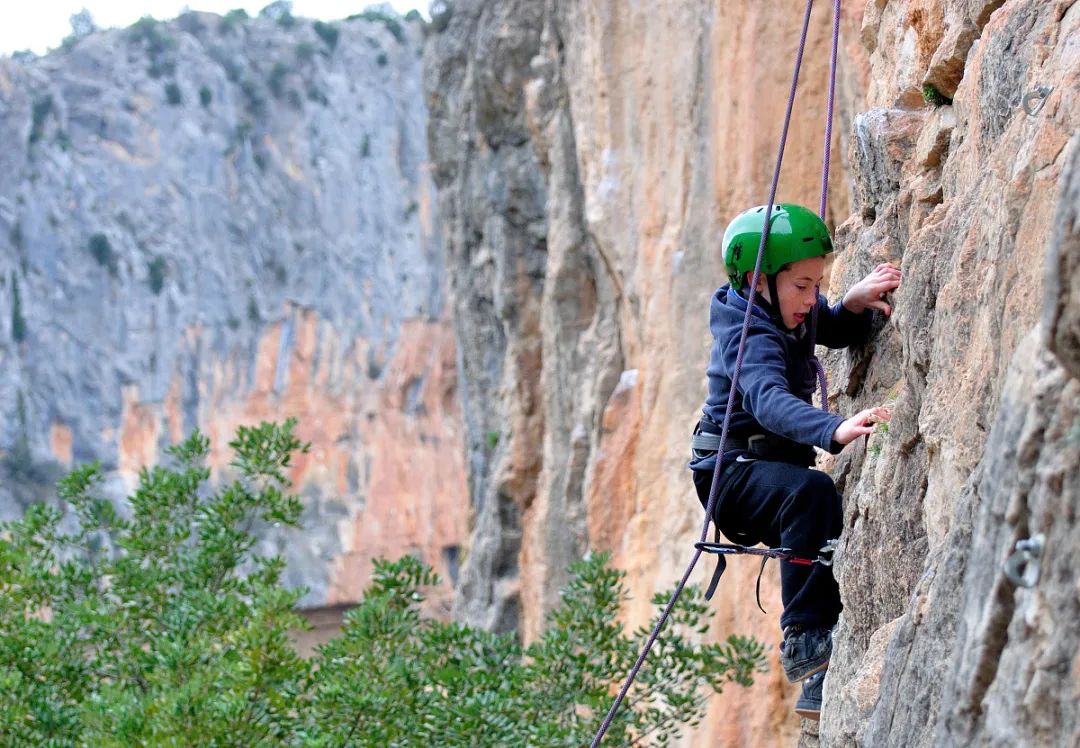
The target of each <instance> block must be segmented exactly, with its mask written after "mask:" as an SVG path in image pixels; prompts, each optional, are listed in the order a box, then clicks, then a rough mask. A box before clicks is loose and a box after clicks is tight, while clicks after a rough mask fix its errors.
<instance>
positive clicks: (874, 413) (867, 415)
mask: <svg viewBox="0 0 1080 748" xmlns="http://www.w3.org/2000/svg"><path fill="white" fill-rule="evenodd" d="M891 420H892V412H891V411H890V410H889V409H888V408H870V409H868V410H862V411H859V412H858V413H856V414H855V415H853V416H852V417H851V418H849V419H847V420H846V421H844V422H843V423H841V424H840V425H839V426H837V427H836V432H835V433H834V434H833V441H835V442H836V443H837V444H851V443H852V442H853V441H855V440H856V439H858V438H859V437H860V436H865V435H867V434H870V433H873V431H874V424H877V423H888V422H889V421H891Z"/></svg>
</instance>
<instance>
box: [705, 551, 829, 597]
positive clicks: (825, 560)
mask: <svg viewBox="0 0 1080 748" xmlns="http://www.w3.org/2000/svg"><path fill="white" fill-rule="evenodd" d="M837 543H838V541H837V539H836V538H833V539H832V540H830V541H828V542H827V543H825V545H823V546H821V548H819V549H818V555H817V558H810V557H809V556H806V555H803V554H801V553H796V552H795V551H793V550H792V549H790V548H758V547H755V546H749V545H739V544H738V543H717V542H712V543H710V542H707V541H704V540H701V541H698V542H697V543H694V547H695V548H697V549H698V550H699V551H702V552H703V553H715V554H716V570H715V571H713V575H712V579H711V580H710V581H709V588H708V589H707V590H706V591H705V599H706V600H711V599H712V596H713V593H714V592H716V586H717V585H718V584H719V583H720V577H721V576H722V575H723V573H724V570H725V569H726V568H727V559H726V558H724V557H725V556H736V555H745V556H761V568H759V569H758V576H757V584H755V585H754V595H755V597H756V599H757V606H758V610H760V611H761V612H762V613H766V614H767V613H768V611H766V610H765V608H763V607H762V606H761V575H762V574H764V573H765V564H766V562H768V560H769V559H770V558H775V559H779V560H780V561H787V562H788V563H792V564H799V565H800V566H813V565H814V564H821V565H822V566H832V565H833V552H834V551H836V546H837Z"/></svg>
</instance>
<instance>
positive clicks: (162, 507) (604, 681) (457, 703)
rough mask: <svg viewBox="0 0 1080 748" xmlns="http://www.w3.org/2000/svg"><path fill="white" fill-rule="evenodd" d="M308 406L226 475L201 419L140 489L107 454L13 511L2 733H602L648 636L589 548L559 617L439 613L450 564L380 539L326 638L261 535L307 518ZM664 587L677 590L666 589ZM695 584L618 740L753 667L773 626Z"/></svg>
mask: <svg viewBox="0 0 1080 748" xmlns="http://www.w3.org/2000/svg"><path fill="white" fill-rule="evenodd" d="M294 426H295V423H294V422H293V421H286V422H285V423H284V424H272V423H264V424H261V425H259V426H257V427H254V428H241V429H240V430H239V431H238V433H237V435H236V438H235V439H234V440H233V441H232V442H231V443H230V447H231V448H232V449H233V450H234V453H235V459H234V461H233V462H232V466H233V468H235V470H236V472H237V476H236V477H235V479H233V480H232V481H231V482H227V483H225V482H222V483H221V484H220V485H217V486H215V487H212V488H211V487H209V486H208V485H207V481H208V479H209V477H210V471H209V470H208V468H207V467H206V459H207V456H208V454H209V448H210V444H209V441H208V440H207V439H206V438H205V437H204V436H202V435H201V434H199V433H198V432H196V433H195V434H193V435H192V436H191V437H190V438H188V439H187V440H186V441H185V442H183V443H182V444H180V445H178V446H176V447H173V448H171V449H170V450H169V455H170V457H171V464H170V465H169V466H158V467H153V468H149V469H144V470H143V471H142V473H141V475H140V480H139V485H138V487H137V488H136V490H135V492H134V493H133V494H132V495H131V497H130V498H129V499H128V501H127V503H126V505H123V506H121V507H117V506H116V505H114V503H113V502H111V501H109V500H107V499H104V498H101V497H99V496H98V495H97V494H96V493H95V491H96V486H97V483H98V480H99V478H100V476H101V472H100V468H99V467H98V466H97V465H87V466H83V467H80V468H77V469H76V470H74V471H73V472H72V473H70V474H69V475H67V476H66V477H65V478H63V479H62V480H61V481H60V485H59V494H60V496H61V498H62V499H63V501H64V502H66V504H67V505H68V507H69V508H70V510H71V511H70V513H69V514H68V515H66V516H65V515H64V513H63V512H62V511H61V510H60V509H58V508H56V507H53V506H49V505H46V504H36V505H33V506H32V507H30V508H29V509H28V510H27V511H26V513H25V515H24V516H23V517H22V518H21V519H19V520H17V521H13V522H9V523H4V524H2V525H0V592H2V594H0V715H2V716H0V742H2V743H3V744H4V745H29V744H34V745H41V744H49V745H57V746H61V745H103V746H105V745H143V744H155V745H156V744H172V743H177V744H199V745H270V744H275V745H277V744H280V745H294V744H303V745H372V746H375V745H378V746H386V745H415V744H423V745H441V746H452V745H462V746H464V745H470V746H474V745H481V744H483V745H499V746H511V745H533V746H539V745H544V746H555V745H565V746H570V745H581V744H583V743H584V742H587V740H588V738H589V736H590V735H591V734H592V732H593V731H594V730H595V727H596V725H597V724H598V722H599V720H600V718H601V717H602V716H603V714H604V711H605V710H606V708H607V706H608V705H609V702H610V695H611V690H612V688H613V687H614V686H615V685H616V684H617V683H618V681H619V679H620V678H621V676H622V674H623V673H624V672H625V671H626V670H627V669H628V668H629V667H630V665H631V663H632V662H633V659H634V657H635V655H636V652H637V642H638V639H639V638H640V637H641V636H643V635H644V631H641V630H639V631H638V632H636V633H635V634H634V636H632V637H628V636H627V635H626V634H625V632H624V630H623V626H622V624H620V623H619V620H618V619H619V608H620V605H621V603H622V602H623V601H624V600H625V599H626V589H625V587H624V586H623V583H622V574H621V573H620V572H617V571H614V570H612V569H609V568H607V566H606V562H607V559H606V557H605V556H603V555H594V556H591V557H589V558H586V559H585V560H583V561H580V562H578V563H577V564H575V565H574V567H573V569H572V579H571V582H570V584H569V585H568V586H567V588H566V589H565V590H564V591H563V597H562V604H561V605H560V606H559V607H558V608H557V609H556V610H555V611H554V613H553V614H552V616H551V619H550V625H549V626H548V629H547V631H546V632H545V634H544V635H543V637H542V638H541V639H539V640H538V641H536V642H535V643H533V644H531V645H529V646H527V647H524V646H522V645H521V644H520V643H518V642H517V641H516V639H515V638H514V637H513V636H511V635H498V634H492V633H489V632H485V631H482V630H478V629H474V628H470V627H468V626H464V625H461V624H456V623H447V622H442V621H436V620H428V619H425V618H422V617H421V615H420V607H419V606H420V603H421V602H422V601H423V599H424V597H423V593H422V590H423V588H425V587H426V586H429V585H432V584H435V583H437V579H436V578H435V575H434V574H433V573H432V571H431V569H430V568H428V567H427V566H425V565H424V564H423V563H421V562H420V561H418V560H417V559H415V558H412V557H409V556H405V557H403V558H401V559H399V560H397V561H394V562H390V561H379V562H377V563H376V566H375V574H374V579H373V583H372V585H371V587H370V588H369V589H368V590H367V592H366V593H365V594H364V596H363V599H362V601H361V602H360V604H359V605H358V606H356V607H355V608H354V609H353V610H352V611H351V612H350V613H349V614H348V616H347V620H346V624H345V626H344V629H343V631H342V634H341V636H340V637H339V638H337V639H335V640H333V641H331V642H329V643H328V644H326V645H324V646H322V647H320V648H319V650H318V652H317V654H316V655H315V656H314V657H313V658H312V659H310V660H304V659H303V658H301V657H299V656H298V655H297V653H296V652H295V650H294V648H293V646H292V643H291V640H290V631H293V630H296V629H299V628H303V627H304V625H305V624H304V620H303V618H302V617H301V616H300V615H299V614H298V613H297V612H296V604H297V601H298V600H299V599H300V597H301V596H302V594H303V591H302V590H290V589H286V588H285V587H284V585H283V584H282V580H281V577H282V571H283V569H284V562H283V561H282V560H281V559H280V558H277V557H271V558H267V557H259V556H257V555H256V554H255V553H254V552H253V549H254V545H255V536H254V535H253V533H252V528H253V525H254V523H257V522H268V523H281V524H282V525H287V526H291V527H296V526H298V524H299V518H300V514H301V508H302V507H301V504H300V502H299V500H298V498H297V497H296V496H294V495H291V494H290V493H288V489H289V486H290V483H289V480H288V478H287V471H288V470H289V468H290V464H291V459H292V455H293V454H294V453H295V452H297V451H298V450H300V451H306V450H307V449H308V445H304V444H301V443H300V441H299V440H298V439H297V438H296V436H295V435H294ZM664 599H665V596H658V597H657V599H656V601H654V602H657V603H662V602H663V601H664ZM686 599H687V602H686V604H684V605H682V606H680V608H679V612H678V615H677V617H675V618H673V619H672V621H671V628H670V630H669V631H668V632H667V633H666V634H665V636H664V638H663V641H662V642H661V644H659V645H658V650H657V651H656V652H655V653H654V657H653V658H652V659H651V660H650V662H649V665H648V667H647V669H646V670H645V671H643V673H642V676H641V677H640V678H639V680H638V682H637V684H636V686H635V690H634V691H632V692H631V694H630V700H629V708H628V709H625V710H623V712H622V713H621V715H620V717H619V718H618V719H617V720H616V722H615V724H614V726H613V728H612V730H611V734H612V735H613V736H615V737H614V738H613V744H618V745H623V744H633V745H642V744H645V743H646V742H647V743H648V744H652V745H665V744H667V743H669V742H670V741H671V740H672V739H673V738H674V737H675V736H677V735H678V732H679V730H680V729H681V728H682V727H684V726H685V725H688V724H692V723H694V722H695V721H696V720H697V719H700V717H701V715H702V713H703V705H704V701H705V698H706V697H707V695H708V692H709V691H710V690H713V691H719V690H721V689H722V688H723V687H724V686H725V685H726V684H728V683H737V684H740V685H749V684H750V682H751V679H752V676H753V674H754V672H756V671H757V670H760V669H761V668H762V663H763V653H762V646H761V645H760V644H759V643H758V642H756V641H755V640H754V639H752V638H742V637H731V638H729V639H728V640H727V641H726V642H724V643H720V644H701V643H699V641H700V640H701V639H703V638H704V637H703V636H702V635H703V634H704V633H705V631H706V629H707V623H708V618H709V617H710V616H711V613H710V612H709V611H708V609H707V608H706V606H705V605H704V604H703V601H702V599H701V595H700V592H698V591H697V590H691V591H689V592H688V594H687V595H686Z"/></svg>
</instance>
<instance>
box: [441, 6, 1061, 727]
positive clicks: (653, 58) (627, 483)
mask: <svg viewBox="0 0 1080 748" xmlns="http://www.w3.org/2000/svg"><path fill="white" fill-rule="evenodd" d="M819 5H821V6H823V7H820V8H818V9H817V10H816V11H815V15H814V17H813V21H812V28H811V35H810V40H809V46H808V51H807V57H806V61H805V63H804V71H803V78H802V84H801V94H800V96H799V98H798V100H797V103H796V109H795V112H796V118H795V121H794V123H793V129H792V132H791V135H790V136H789V141H788V147H787V156H786V160H785V165H784V172H783V173H782V176H781V189H780V193H779V194H780V199H782V200H786V201H794V202H802V203H804V204H808V205H813V206H816V204H817V199H818V189H819V181H818V180H819V178H820V154H821V146H822V143H821V137H822V136H821V128H822V124H823V105H824V82H825V76H826V74H827V64H828V57H827V45H828V33H829V26H830V23H831V19H830V18H829V12H828V7H831V4H826V3H819ZM453 9H454V10H453V16H452V18H451V19H450V23H449V25H448V27H447V29H446V31H445V32H444V33H443V34H441V35H439V36H437V37H434V38H433V40H432V41H431V42H430V43H429V46H428V48H427V51H426V53H425V54H426V56H427V58H426V61H425V64H426V73H425V75H426V95H427V99H428V105H429V109H430V115H431V123H430V131H429V137H430V142H431V148H432V158H433V160H434V162H435V176H436V181H437V184H438V186H439V191H440V205H441V208H442V216H443V220H444V225H445V227H446V243H447V256H448V275H449V281H450V289H451V291H450V293H451V304H452V305H453V307H454V311H455V326H456V328H457V331H458V338H459V344H460V354H459V355H460V356H461V360H462V371H463V374H464V379H465V381H464V382H463V383H462V392H463V402H464V403H465V409H466V413H467V421H466V427H467V437H466V438H467V444H468V450H469V452H468V454H469V479H470V492H471V497H472V503H473V507H474V512H475V523H474V526H473V535H472V541H471V550H470V555H469V558H468V561H467V563H466V566H465V568H464V569H463V572H462V573H463V577H462V579H463V584H462V588H461V598H460V599H459V601H458V610H459V613H460V614H461V615H462V616H464V617H465V618H466V619H467V620H469V621H472V622H475V623H482V624H484V625H488V626H491V627H493V628H503V629H513V628H519V629H520V630H522V631H523V632H524V634H525V636H526V637H533V636H535V635H536V633H537V632H538V631H539V630H540V629H541V627H542V625H543V619H544V615H545V613H546V612H547V611H548V610H550V609H551V607H552V606H553V605H555V604H556V602H557V597H556V596H555V592H556V591H557V589H558V588H559V586H560V585H561V583H562V582H563V581H564V579H565V564H566V562H567V561H568V560H569V559H570V558H572V557H574V556H575V555H577V554H580V553H582V552H584V551H585V550H586V549H588V548H602V549H608V550H611V551H612V552H613V553H614V560H615V563H616V564H617V565H618V566H619V567H620V568H622V569H625V570H626V571H627V572H628V579H629V582H630V586H631V589H632V592H633V597H634V601H633V603H632V604H631V605H630V607H629V609H628V610H627V611H626V620H627V622H628V623H630V624H632V625H636V624H639V623H642V622H644V621H645V620H646V619H647V617H648V615H649V613H650V606H649V604H648V601H649V598H650V597H651V595H652V593H653V592H655V591H656V590H658V589H660V588H666V587H669V586H670V585H671V584H672V583H673V582H674V581H675V579H676V578H677V576H678V574H679V572H680V571H681V569H682V568H683V567H684V565H685V563H686V561H687V560H688V557H689V555H690V553H691V548H692V545H691V543H692V540H693V539H695V538H696V536H697V535H698V533H699V532H700V527H701V515H700V507H699V506H698V504H697V501H696V499H695V497H694V494H693V490H692V487H691V485H690V480H689V475H688V473H687V471H686V470H685V462H686V459H687V442H688V436H689V431H690V428H691V427H692V424H693V422H694V420H695V414H696V412H697V410H698V408H699V407H700V404H701V401H702V399H703V397H704V391H705V388H704V372H703V369H704V364H705V362H706V359H707V355H708V345H709V336H708V330H707V301H708V298H709V294H710V293H711V292H712V291H713V290H714V288H715V287H716V286H718V285H719V284H720V283H722V282H723V271H722V267H721V263H720V252H719V249H720V248H719V236H720V234H721V232H722V230H723V226H724V225H725V223H726V221H727V220H728V219H729V218H730V217H731V216H732V215H733V214H734V213H736V212H737V211H738V210H740V209H742V208H743V207H745V206H747V205H752V204H756V203H760V202H763V201H764V199H765V197H766V195H767V185H768V178H769V176H770V172H771V168H772V165H773V160H774V158H775V148H776V142H777V138H778V136H779V128H780V122H781V117H782V114H783V107H784V103H785V95H786V92H787V87H788V82H789V77H790V70H791V67H790V66H791V63H792V56H793V52H794V48H795V44H796V41H797V33H798V26H799V23H800V21H801V17H800V14H799V13H798V12H797V9H793V8H792V4H791V3H786V2H784V3H780V2H752V3H751V2H709V1H708V0H683V1H680V2H673V3H662V4H635V3H623V2H595V1H593V0H589V1H584V0H547V2H545V3H538V2H537V3H533V2H524V0H460V1H459V2H456V3H454V4H453ZM1078 23H1080V6H1077V5H1076V4H1073V3H1070V2H1065V1H1059V2H1036V1H1035V0H1010V1H1009V2H1001V0H996V1H979V0H976V1H971V0H870V1H869V2H849V3H844V15H843V18H842V30H843V31H842V34H843V38H842V46H843V49H842V53H841V72H840V83H839V85H840V103H839V112H838V121H837V127H836V128H835V131H834V134H835V136H836V142H835V143H834V154H835V157H834V180H833V183H832V190H831V194H830V203H829V204H830V213H829V218H830V220H831V221H832V222H833V223H834V225H835V226H836V237H837V244H838V248H839V250H840V251H839V252H838V255H837V257H836V260H835V262H834V263H833V265H832V269H831V272H830V281H829V288H828V295H829V296H830V297H831V298H836V297H838V296H839V295H840V294H841V293H842V291H843V290H844V288H846V287H847V286H848V285H849V284H850V283H852V282H853V281H855V280H857V279H858V278H859V277H861V276H862V275H864V274H865V273H866V272H867V271H869V270H870V269H871V268H872V267H873V265H874V264H875V263H877V262H880V261H884V260H893V261H897V262H900V263H901V265H902V269H903V271H904V285H903V288H902V289H901V290H900V292H899V293H897V294H896V298H895V313H894V315H893V316H892V317H891V318H890V319H889V320H888V321H886V320H885V319H884V318H881V319H879V322H878V324H877V326H876V328H875V336H874V339H873V341H872V343H871V344H870V345H869V346H868V347H867V348H866V349H863V350H856V351H846V352H839V353H836V354H832V355H830V356H829V357H828V359H827V364H828V369H829V372H830V382H831V388H830V403H831V407H832V408H833V410H834V411H835V412H840V413H852V412H854V411H856V410H857V409H859V408H862V407H867V406H870V405H877V404H881V403H885V402H888V403H891V404H892V406H893V408H894V409H895V411H896V413H897V415H896V418H895V420H894V422H893V423H892V424H891V426H890V429H889V431H888V432H886V433H880V434H875V435H874V436H873V437H871V438H870V439H869V440H864V441H861V442H860V443H858V444H856V445H853V446H851V447H849V448H848V449H847V450H845V452H844V453H843V454H842V455H840V456H839V457H838V458H836V459H834V460H828V461H823V467H824V468H825V469H828V470H829V471H830V472H831V474H832V475H833V476H834V478H835V479H836V481H837V484H838V486H839V487H840V488H841V490H842V492H843V493H844V495H845V516H846V530H845V533H844V538H843V542H842V546H841V551H840V553H839V554H838V566H837V567H836V573H837V576H838V579H839V581H840V586H841V593H842V596H843V600H844V604H845V613H844V616H843V618H842V620H841V624H840V626H839V628H838V631H837V639H836V642H837V644H836V653H835V655H834V660H833V664H832V668H831V676H830V678H829V679H827V681H826V704H825V718H824V720H823V722H822V723H821V725H820V734H819V731H818V728H817V726H812V725H809V724H807V725H805V728H806V731H805V733H804V734H803V735H802V740H803V742H804V743H805V744H807V745H812V744H816V743H820V744H821V745H829V746H833V745H864V746H881V745H896V746H910V745H926V746H931V745H934V746H936V745H967V744H980V745H981V744H986V745H1061V746H1066V745H1074V744H1076V742H1077V729H1078V727H1077V711H1078V710H1077V706H1076V705H1077V703H1078V689H1080V659H1078V658H1077V654H1076V653H1077V651H1078V647H1077V644H1078V641H1080V637H1078V635H1077V634H1078V632H1077V626H1076V620H1077V616H1076V613H1077V595H1076V589H1077V588H1076V581H1075V574H1074V571H1071V570H1075V568H1076V567H1077V558H1076V548H1077V547H1080V546H1078V544H1077V542H1076V540H1077V536H1076V533H1077V523H1076V517H1075V505H1076V495H1077V494H1076V481H1077V478H1076V462H1077V459H1076V458H1077V455H1076V449H1077V448H1078V446H1080V444H1078V442H1077V439H1076V434H1075V432H1076V427H1075V426H1074V420H1073V419H1074V410H1075V399H1076V398H1075V389H1076V361H1077V359H1078V356H1077V353H1076V349H1077V338H1078V335H1080V333H1078V328H1077V322H1076V320H1077V312H1076V309H1075V308H1074V307H1075V304H1076V298H1077V291H1076V277H1077V271H1076V262H1075V260H1074V259H1070V258H1072V254H1071V253H1070V250H1072V249H1075V246H1076V231H1077V223H1076V216H1075V206H1076V204H1077V201H1076V193H1075V190H1074V187H1075V184H1074V182H1075V176H1074V171H1073V169H1074V168H1075V167H1071V166H1069V163H1070V161H1071V160H1074V159H1075V156H1074V155H1071V154H1075V149H1076V147H1077V146H1076V144H1075V142H1074V143H1073V144H1072V145H1069V142H1070V138H1072V139H1073V140H1075V133H1076V132H1077V124H1078V122H1080V116H1078V114H1080V113H1078V111H1077V107H1078V101H1077V90H1078V88H1077V86H1076V73H1077V70H1078V69H1080V65H1078V60H1077V49H1080V45H1078V41H1080V31H1078V28H1077V25H1078ZM1044 85H1046V86H1052V87H1053V90H1052V91H1051V92H1050V93H1049V95H1048V96H1046V97H1045V101H1044V102H1041V99H1040V97H1039V96H1038V95H1037V93H1036V92H1037V91H1038V89H1039V87H1040V86H1044ZM1028 94H1032V96H1028V97H1027V104H1028V106H1029V109H1030V110H1031V111H1032V113H1031V114H1029V113H1027V112H1025V110H1024V108H1023V103H1024V100H1025V97H1026V96H1027V95H1028ZM1040 102H1041V103H1042V107H1041V109H1039V110H1038V111H1037V112H1036V111H1035V107H1036V106H1038V105H1039V104H1040ZM1055 216H1057V217H1055ZM1040 531H1041V532H1044V533H1046V534H1047V538H1048V544H1047V552H1046V553H1047V555H1046V557H1045V558H1044V561H1043V577H1042V579H1041V581H1040V582H1039V584H1038V585H1037V586H1036V587H1035V588H1034V589H1033V590H1017V589H1015V588H1014V587H1012V586H1011V585H1010V584H1009V583H1007V582H1006V581H1004V578H1003V576H1002V572H1001V568H1002V562H1003V561H1004V559H1005V558H1006V556H1007V555H1008V554H1009V552H1010V550H1011V547H1012V544H1013V541H1015V540H1017V539H1019V538H1023V537H1027V536H1028V535H1029V534H1032V533H1035V532H1040ZM702 566H703V567H704V568H702V570H700V571H698V572H696V575H695V579H696V580H697V581H701V580H703V579H704V578H705V576H706V574H707V572H708V570H709V569H708V566H709V565H708V564H703V565H702ZM753 566H754V565H753V564H742V563H736V564H732V566H731V569H730V571H729V572H728V575H727V576H725V580H724V584H723V585H722V588H721V590H720V592H719V593H718V595H717V599H716V604H717V612H718V615H717V621H716V624H715V625H714V628H713V631H712V632H711V634H710V636H712V637H716V638H719V637H722V636H724V635H726V634H727V633H730V632H740V633H745V632H754V633H756V634H758V635H759V636H762V637H763V638H764V639H766V640H767V641H769V642H772V643H776V642H777V641H778V639H779V631H778V630H776V628H775V627H774V623H773V622H774V621H775V618H774V617H770V618H768V619H765V618H762V617H761V616H760V615H759V614H757V613H756V612H754V610H753V603H752V600H751V596H752V592H751V588H752V585H753V575H754V573H755V569H754V568H753ZM766 581H767V583H768V585H771V589H772V590H773V591H772V592H770V593H769V594H768V595H767V596H766V597H767V600H772V603H771V604H772V607H773V608H776V607H779V600H778V597H779V596H778V595H776V592H775V589H776V570H775V569H773V570H772V573H771V574H769V573H767V574H766ZM769 605H770V604H769V602H768V601H767V603H766V607H769ZM770 610H772V608H770ZM774 615H775V613H774ZM766 622H767V623H766ZM773 656H774V657H775V652H774V654H773ZM796 693H797V688H795V687H792V686H790V685H788V684H787V683H786V682H785V681H784V680H783V678H782V676H780V675H779V674H778V671H777V669H776V668H775V667H774V668H773V669H772V671H771V672H770V673H769V674H768V675H766V676H764V677H763V678H762V679H760V682H759V683H758V684H757V685H755V686H754V688H753V689H751V690H750V691H749V692H739V691H734V690H733V691H730V692H728V693H725V694H724V695H723V696H721V697H720V698H717V699H714V700H713V702H712V704H711V706H710V712H709V716H708V719H707V721H706V723H704V724H703V725H702V727H701V728H699V729H698V730H697V731H696V732H695V733H694V734H693V735H692V736H691V737H690V738H689V739H688V744H693V745H716V744H723V745H732V746H733V745H748V746H749V745H793V744H794V743H795V742H796V741H798V740H799V739H800V737H799V736H800V724H799V721H798V719H797V718H796V717H795V715H794V714H793V712H792V711H791V708H790V703H791V701H792V700H793V699H794V697H795V695H796Z"/></svg>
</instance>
